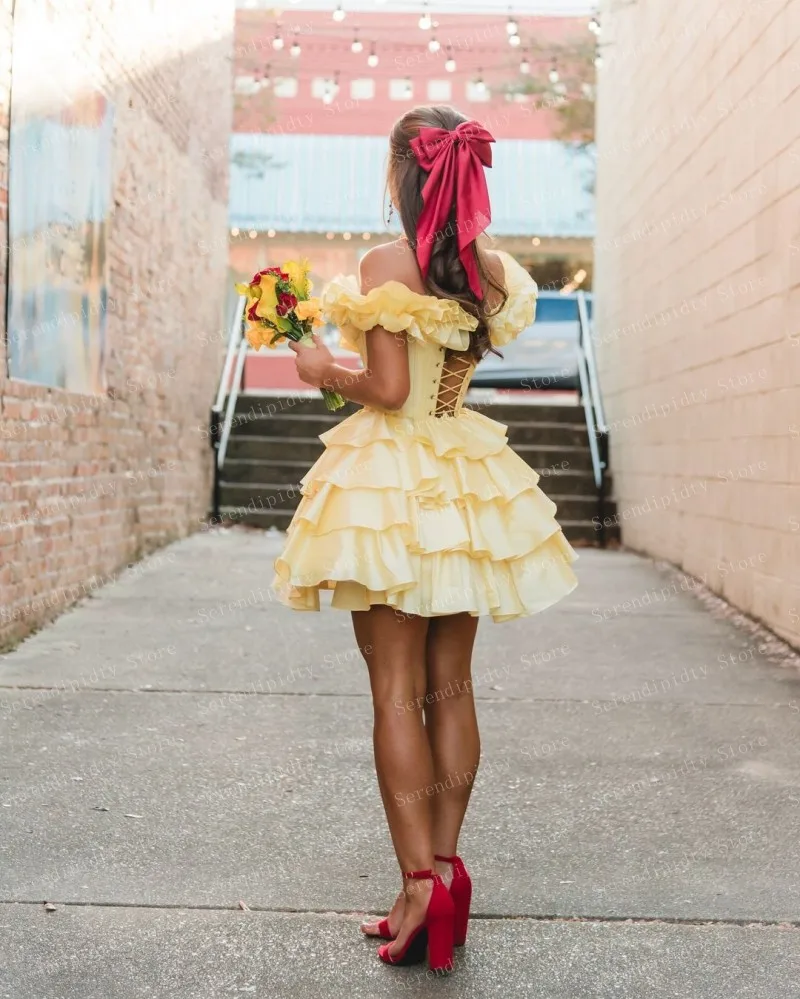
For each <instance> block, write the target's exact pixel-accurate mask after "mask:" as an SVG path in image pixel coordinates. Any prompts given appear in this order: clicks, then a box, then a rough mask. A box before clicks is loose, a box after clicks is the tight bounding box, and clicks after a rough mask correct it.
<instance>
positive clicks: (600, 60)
mask: <svg viewBox="0 0 800 999" xmlns="http://www.w3.org/2000/svg"><path fill="white" fill-rule="evenodd" d="M594 64H595V66H596V67H597V68H598V69H600V67H601V66H602V65H603V57H602V56H601V55H600V54H599V53H598V54H597V55H596V56H595V57H594Z"/></svg>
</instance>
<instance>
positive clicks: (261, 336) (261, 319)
mask: <svg viewBox="0 0 800 999" xmlns="http://www.w3.org/2000/svg"><path fill="white" fill-rule="evenodd" d="M309 270H310V265H309V263H308V261H307V260H287V261H286V263H284V264H281V266H280V267H267V268H266V269H265V270H263V271H259V272H258V273H257V274H255V275H254V276H253V279H252V280H251V281H250V282H249V283H248V284H237V285H236V290H237V291H238V292H239V294H240V295H244V296H245V298H246V299H247V302H246V305H245V316H246V317H247V329H246V331H245V332H246V336H247V342H248V343H249V344H250V346H251V347H252V348H253V349H254V350H258V349H259V347H264V346H266V347H274V346H275V345H276V344H277V343H280V341H281V340H294V341H295V342H298V341H301V340H307V341H308V342H309V343H312V340H311V331H312V329H313V328H314V327H315V326H321V325H322V322H323V320H322V315H321V312H320V304H319V299H318V298H312V297H311V281H310V280H309V277H308V272H309ZM322 398H323V399H324V400H325V405H326V406H327V407H328V409H329V410H331V412H333V411H334V410H337V409H341V408H342V406H344V404H345V400H344V399H343V398H342V397H341V396H340V395H339V393H338V392H329V391H327V390H326V389H322Z"/></svg>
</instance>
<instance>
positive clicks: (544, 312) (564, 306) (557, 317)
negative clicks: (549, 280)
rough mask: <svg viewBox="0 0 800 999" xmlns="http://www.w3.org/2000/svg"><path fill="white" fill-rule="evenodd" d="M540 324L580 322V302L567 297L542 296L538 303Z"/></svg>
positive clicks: (537, 312)
mask: <svg viewBox="0 0 800 999" xmlns="http://www.w3.org/2000/svg"><path fill="white" fill-rule="evenodd" d="M536 321H537V322H539V323H569V322H572V323H575V322H577V321H578V300H577V299H576V298H575V297H574V296H569V297H568V296H567V295H552V296H551V295H540V296H539V301H538V302H537V303H536Z"/></svg>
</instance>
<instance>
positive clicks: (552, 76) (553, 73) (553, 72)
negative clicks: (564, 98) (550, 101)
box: [547, 63, 558, 83]
mask: <svg viewBox="0 0 800 999" xmlns="http://www.w3.org/2000/svg"><path fill="white" fill-rule="evenodd" d="M547 79H548V80H549V81H550V82H551V83H558V68H557V66H556V64H555V63H553V65H552V67H551V68H550V72H549V73H548V74H547Z"/></svg>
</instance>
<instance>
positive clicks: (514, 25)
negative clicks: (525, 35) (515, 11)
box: [506, 14, 519, 35]
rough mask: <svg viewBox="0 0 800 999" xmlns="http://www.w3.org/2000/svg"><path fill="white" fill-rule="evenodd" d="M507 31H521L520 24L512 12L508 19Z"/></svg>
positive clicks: (514, 33)
mask: <svg viewBox="0 0 800 999" xmlns="http://www.w3.org/2000/svg"><path fill="white" fill-rule="evenodd" d="M506 31H507V32H508V33H509V35H516V34H517V32H518V31H519V25H518V24H517V22H516V21H515V20H514V18H513V17H512V16H511V14H509V15H508V20H507V21H506Z"/></svg>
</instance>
